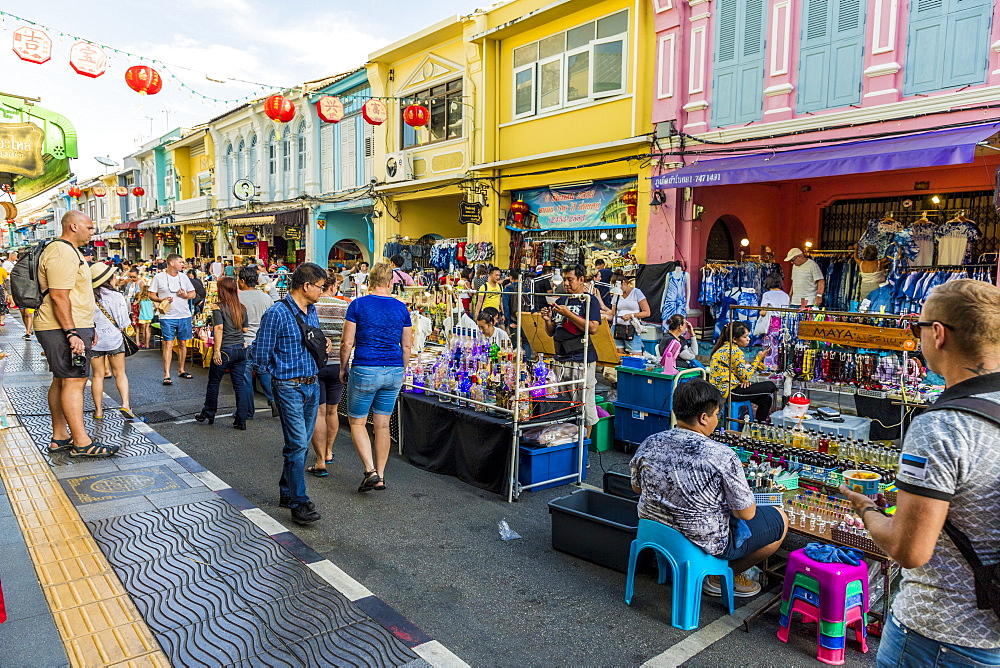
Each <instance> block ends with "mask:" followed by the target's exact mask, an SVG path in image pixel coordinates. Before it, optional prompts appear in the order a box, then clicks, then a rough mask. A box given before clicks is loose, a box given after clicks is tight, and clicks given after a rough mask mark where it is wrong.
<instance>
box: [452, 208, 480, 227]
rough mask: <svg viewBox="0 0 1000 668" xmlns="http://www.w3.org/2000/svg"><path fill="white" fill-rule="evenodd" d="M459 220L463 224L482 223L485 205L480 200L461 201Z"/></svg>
mask: <svg viewBox="0 0 1000 668" xmlns="http://www.w3.org/2000/svg"><path fill="white" fill-rule="evenodd" d="M458 222H459V223H461V224H462V225H482V224H483V205H482V204H480V203H479V202H459V203H458Z"/></svg>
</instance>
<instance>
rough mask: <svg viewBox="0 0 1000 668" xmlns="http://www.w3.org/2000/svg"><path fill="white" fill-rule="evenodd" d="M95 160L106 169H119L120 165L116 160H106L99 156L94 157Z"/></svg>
mask: <svg viewBox="0 0 1000 668" xmlns="http://www.w3.org/2000/svg"><path fill="white" fill-rule="evenodd" d="M94 160H96V161H97V162H99V163H101V164H102V165H104V166H105V167H117V166H118V163H117V162H115V161H114V160H112V159H111V158H104V157H101V156H99V155H96V156H94Z"/></svg>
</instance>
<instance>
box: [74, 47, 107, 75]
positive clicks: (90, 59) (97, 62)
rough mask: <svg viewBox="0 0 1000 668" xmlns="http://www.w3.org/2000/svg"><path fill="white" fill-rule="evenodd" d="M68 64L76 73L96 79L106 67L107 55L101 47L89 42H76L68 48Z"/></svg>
mask: <svg viewBox="0 0 1000 668" xmlns="http://www.w3.org/2000/svg"><path fill="white" fill-rule="evenodd" d="M69 66H70V67H72V68H73V70H74V71H75V72H76V73H77V74H82V75H83V76H85V77H90V78H91V79H96V78H97V77H99V76H101V75H102V74H104V71H105V70H106V69H107V67H108V57H107V56H106V55H104V50H103V49H101V47H99V46H96V45H94V44H91V43H90V42H77V43H76V44H74V45H73V48H71V49H70V50H69Z"/></svg>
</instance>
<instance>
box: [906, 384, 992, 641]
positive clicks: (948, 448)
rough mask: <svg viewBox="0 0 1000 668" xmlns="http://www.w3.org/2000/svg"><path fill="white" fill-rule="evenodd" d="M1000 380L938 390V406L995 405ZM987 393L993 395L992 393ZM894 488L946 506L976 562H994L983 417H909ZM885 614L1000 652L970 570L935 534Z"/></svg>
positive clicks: (945, 413) (934, 634) (936, 635)
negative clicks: (960, 401) (958, 401)
mask: <svg viewBox="0 0 1000 668" xmlns="http://www.w3.org/2000/svg"><path fill="white" fill-rule="evenodd" d="M997 387H1000V374H997V373H994V374H989V375H986V376H977V377H975V378H972V379H970V380H966V381H964V382H961V383H957V384H955V385H953V386H951V387H949V388H948V389H947V390H945V391H944V392H943V393H942V394H941V397H940V398H939V399H938V401H941V402H943V401H947V400H949V399H952V398H958V397H960V396H970V395H972V394H975V395H976V396H977V397H978V398H982V399H987V400H989V401H992V402H994V403H998V404H1000V391H997V390H996V388H997ZM991 390H992V391H991ZM900 463H901V467H900V472H899V475H898V476H897V478H896V484H897V485H898V487H899V488H900V489H901V490H903V491H905V492H909V493H911V494H918V495H920V496H926V497H930V498H932V499H941V500H943V501H948V502H949V503H950V505H949V507H948V519H950V520H951V522H952V523H953V524H954V525H955V526H956V527H958V529H959V530H960V531H962V532H963V533H964V534H965V535H966V536H968V537H969V540H970V541H972V546H973V548H974V549H975V550H976V554H977V555H978V556H979V558H980V560H981V561H982V562H983V564H986V565H989V564H995V563H997V562H1000V430H998V429H997V427H996V425H994V424H993V423H991V422H988V421H987V420H984V419H983V418H980V417H977V416H975V415H970V414H968V413H960V412H958V411H951V410H941V411H934V412H932V413H928V414H926V415H920V416H918V417H916V418H914V420H913V423H912V424H911V425H910V428H909V429H908V430H907V432H906V438H905V439H904V441H903V454H902V455H901V459H900ZM892 614H893V615H894V616H895V617H896V618H897V619H899V621H900V622H902V623H903V624H905V625H906V626H907V627H909V628H911V629H913V630H914V631H916V632H917V633H920V634H922V635H925V636H927V637H928V638H931V639H932V640H937V641H939V642H946V643H952V644H955V645H961V646H963V647H978V648H983V649H995V648H1000V619H997V616H996V615H995V614H994V613H993V611H992V610H977V609H976V594H975V587H974V585H973V581H972V569H970V568H969V565H968V562H966V560H965V558H964V557H962V553H961V552H959V551H958V548H957V547H955V544H954V543H952V542H951V539H950V538H949V537H948V535H947V534H946V533H945V532H944V531H942V532H941V535H940V536H939V537H938V541H937V545H936V546H935V547H934V553H933V554H932V555H931V558H930V561H928V562H927V563H926V564H924V565H923V566H920V567H919V568H904V569H903V582H902V584H901V586H900V588H899V594H898V595H897V596H896V599H895V600H894V601H893V603H892Z"/></svg>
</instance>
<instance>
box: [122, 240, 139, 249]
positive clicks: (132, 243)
mask: <svg viewBox="0 0 1000 668" xmlns="http://www.w3.org/2000/svg"><path fill="white" fill-rule="evenodd" d="M125 245H126V246H128V247H129V248H139V247H140V246H142V240H141V239H129V240H128V241H126V242H125Z"/></svg>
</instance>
